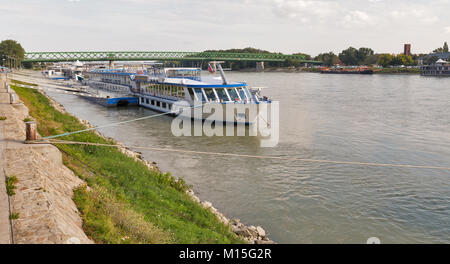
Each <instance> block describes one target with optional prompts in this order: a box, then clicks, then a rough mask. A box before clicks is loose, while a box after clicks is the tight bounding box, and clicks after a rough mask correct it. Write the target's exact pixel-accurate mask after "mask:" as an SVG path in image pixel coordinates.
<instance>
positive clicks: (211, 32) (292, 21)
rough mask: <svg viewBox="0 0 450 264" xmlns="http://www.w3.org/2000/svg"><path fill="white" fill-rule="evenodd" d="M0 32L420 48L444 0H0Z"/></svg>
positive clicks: (215, 44) (28, 39) (106, 39)
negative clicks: (405, 44) (404, 45)
mask: <svg viewBox="0 0 450 264" xmlns="http://www.w3.org/2000/svg"><path fill="white" fill-rule="evenodd" d="M2 39H15V40H18V41H19V42H20V43H21V44H22V46H23V47H24V48H25V50H26V51H87V50H111V51H112V50H147V51H150V50H155V51H160V50H161V51H202V50H206V49H228V48H244V47H249V46H251V47H255V48H260V49H265V50H269V51H274V52H275V51H276V52H283V53H295V52H304V53H308V54H312V55H317V54H318V53H320V52H327V51H334V52H336V53H338V52H339V51H341V50H342V49H344V48H347V47H349V46H354V47H357V48H358V47H361V46H365V47H371V48H373V49H374V50H375V52H378V53H382V52H388V53H400V52H402V50H403V44H404V43H411V44H412V52H413V53H422V52H423V53H426V52H430V51H432V50H433V49H435V48H437V47H439V46H442V44H443V42H444V41H450V0H390V1H388V0H340V1H332V0H317V1H313V0H222V1H218V0H183V1H181V0H0V40H2Z"/></svg>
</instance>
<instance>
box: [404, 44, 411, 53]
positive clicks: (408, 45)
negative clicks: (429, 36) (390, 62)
mask: <svg viewBox="0 0 450 264" xmlns="http://www.w3.org/2000/svg"><path fill="white" fill-rule="evenodd" d="M403 54H404V55H406V56H411V44H405V46H404V47H403Z"/></svg>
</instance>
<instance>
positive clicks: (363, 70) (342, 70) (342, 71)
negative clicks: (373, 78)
mask: <svg viewBox="0 0 450 264" xmlns="http://www.w3.org/2000/svg"><path fill="white" fill-rule="evenodd" d="M320 73H328V74H373V70H372V69H369V68H367V67H358V68H331V69H330V68H322V69H321V70H320Z"/></svg>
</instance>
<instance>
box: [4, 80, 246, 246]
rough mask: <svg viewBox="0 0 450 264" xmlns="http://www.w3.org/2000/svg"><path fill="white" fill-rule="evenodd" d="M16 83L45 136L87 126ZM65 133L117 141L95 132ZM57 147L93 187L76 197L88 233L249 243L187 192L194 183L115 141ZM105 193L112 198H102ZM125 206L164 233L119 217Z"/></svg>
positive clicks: (106, 239) (133, 239)
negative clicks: (129, 224) (122, 149)
mask: <svg viewBox="0 0 450 264" xmlns="http://www.w3.org/2000/svg"><path fill="white" fill-rule="evenodd" d="M13 89H15V91H16V92H17V94H18V95H19V96H20V98H21V100H22V101H23V102H24V103H25V105H26V106H27V107H28V109H29V113H30V115H31V116H32V117H33V118H34V119H35V121H36V122H37V128H38V132H39V133H40V134H41V135H42V136H49V135H55V134H60V133H64V132H70V131H77V130H81V129H85V126H84V125H82V124H81V123H80V122H79V121H78V120H77V119H76V118H75V117H73V116H71V115H69V114H63V113H61V112H58V111H57V110H56V109H54V108H53V107H52V106H51V104H50V101H49V99H48V98H46V97H45V96H43V95H42V94H41V93H40V92H38V91H37V90H33V89H27V88H22V87H17V86H13ZM60 139H67V140H74V141H83V142H97V143H104V144H113V143H114V142H112V141H110V140H107V139H105V138H102V137H99V136H97V135H96V134H95V133H93V132H84V133H79V134H74V135H70V136H66V137H63V138H60ZM57 147H58V148H59V149H60V150H61V151H62V152H63V153H64V155H63V157H64V163H65V165H66V166H67V167H69V168H70V169H72V170H73V171H74V173H75V174H76V175H78V176H79V177H80V178H82V179H84V180H85V181H86V182H87V184H88V186H89V187H90V190H91V191H89V192H87V191H86V190H84V189H77V190H76V191H75V198H74V201H75V202H76V204H77V206H78V207H79V209H80V211H81V213H82V217H83V220H84V229H85V231H86V233H87V234H88V235H89V236H90V237H92V238H93V239H94V240H95V241H96V242H100V243H148V242H149V241H150V242H151V241H157V242H158V241H159V242H161V241H162V242H172V243H194V244H195V243H243V241H242V240H240V239H239V238H237V236H236V235H235V234H233V233H232V232H231V231H230V227H229V226H226V225H224V224H223V223H221V222H220V221H219V220H218V219H217V217H216V216H215V215H214V214H213V213H211V212H210V211H209V210H206V209H204V208H202V207H201V206H200V205H199V204H198V203H195V202H194V201H192V200H191V199H190V197H189V196H188V195H187V194H186V193H185V191H186V190H187V188H188V187H189V186H187V185H186V184H185V183H184V181H183V180H182V179H180V180H176V179H175V178H174V177H173V176H172V175H170V174H169V173H160V172H158V171H153V170H149V169H148V168H147V167H146V166H145V165H144V164H143V163H141V162H138V161H135V160H134V159H133V158H130V157H128V156H126V155H125V154H123V153H121V152H120V151H119V150H118V149H116V148H114V147H105V146H86V145H64V144H58V145H57ZM99 194H103V197H107V199H104V200H103V199H99V198H98V197H99V196H98V195H99ZM105 194H107V195H105ZM99 201H102V202H99ZM111 204H115V205H117V206H112V205H111ZM111 206H112V207H111ZM111 208H116V209H111ZM125 211H128V215H134V216H135V217H134V218H135V219H137V218H140V217H141V218H140V219H142V220H143V221H144V222H145V223H147V224H148V225H149V226H147V230H153V229H154V230H156V231H155V234H160V238H158V239H157V238H155V237H153V238H152V239H150V238H148V237H149V235H144V234H145V233H146V231H145V232H144V231H142V232H137V233H136V230H139V226H140V225H136V226H135V227H127V226H126V223H127V222H129V221H125V222H123V224H122V225H121V224H120V223H122V222H121V221H119V219H118V218H117V217H116V216H117V214H118V213H113V212H121V213H124V212H125ZM115 215H116V216H115ZM144 222H142V223H141V224H142V226H144ZM150 227H152V228H153V229H152V228H150ZM144 229H145V228H144ZM130 230H134V231H130ZM147 233H152V232H150V231H148V232H147ZM133 234H134V235H133ZM155 236H156V237H158V235H155ZM159 242H158V243H159Z"/></svg>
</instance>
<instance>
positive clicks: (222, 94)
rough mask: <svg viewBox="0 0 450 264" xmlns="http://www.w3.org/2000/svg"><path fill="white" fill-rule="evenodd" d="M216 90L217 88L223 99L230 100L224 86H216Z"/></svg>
mask: <svg viewBox="0 0 450 264" xmlns="http://www.w3.org/2000/svg"><path fill="white" fill-rule="evenodd" d="M214 90H216V93H217V96H218V97H219V99H220V100H221V101H230V99H228V96H227V93H226V92H225V89H224V88H215V89H214Z"/></svg>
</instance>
